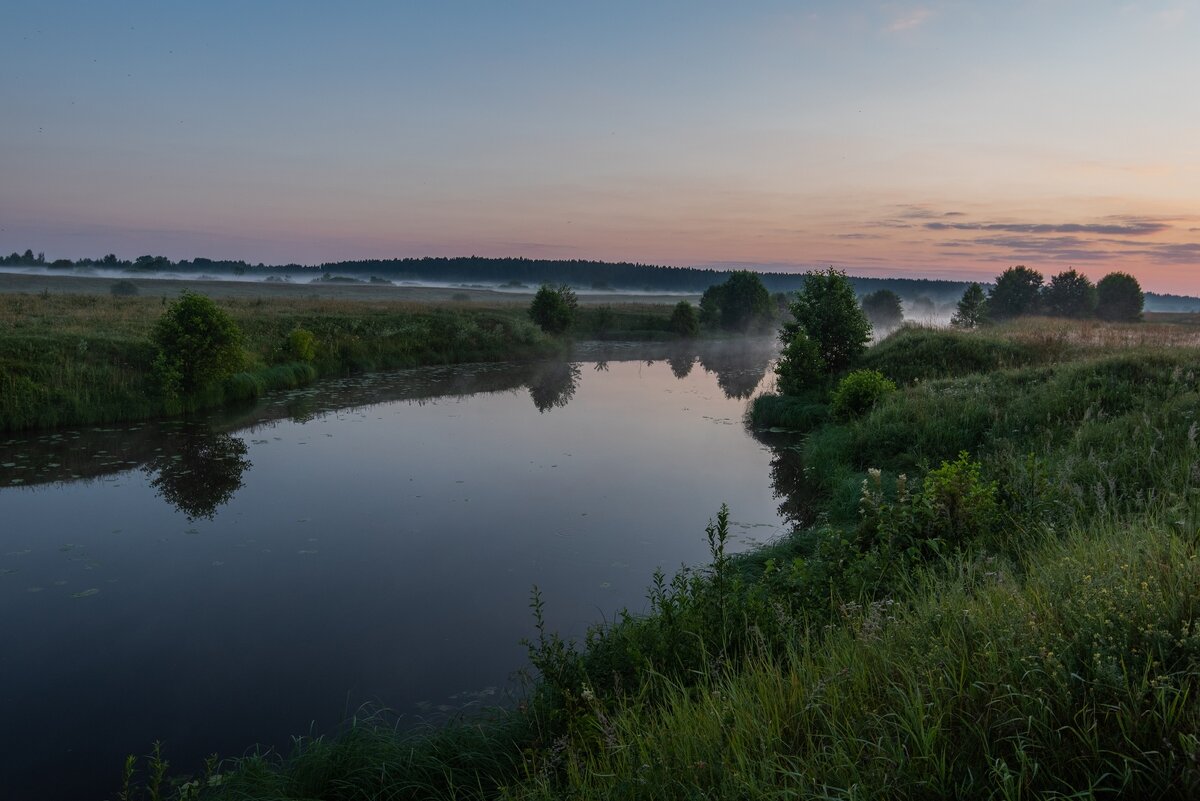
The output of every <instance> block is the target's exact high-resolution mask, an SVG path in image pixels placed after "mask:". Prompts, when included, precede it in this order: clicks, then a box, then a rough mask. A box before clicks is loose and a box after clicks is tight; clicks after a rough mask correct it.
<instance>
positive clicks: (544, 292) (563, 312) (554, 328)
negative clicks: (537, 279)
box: [529, 284, 579, 334]
mask: <svg viewBox="0 0 1200 801" xmlns="http://www.w3.org/2000/svg"><path fill="white" fill-rule="evenodd" d="M578 305H579V301H578V299H577V298H576V297H575V293H574V292H573V291H571V288H570V287H569V286H567V285H566V284H562V285H561V286H559V287H558V288H555V287H552V286H550V285H549V284H543V285H542V288H541V289H539V290H538V291H537V294H536V295H534V296H533V302H532V303H531V304H529V318H530V319H531V320H533V321H534V322H535V323H537V324H538V326H539V327H540V328H541V329H542V330H543V331H545V332H546V333H548V334H563V333H566V331H567V329H569V328H570V327H571V323H573V322H574V321H575V308H576V307H577V306H578Z"/></svg>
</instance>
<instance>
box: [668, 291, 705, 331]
mask: <svg viewBox="0 0 1200 801" xmlns="http://www.w3.org/2000/svg"><path fill="white" fill-rule="evenodd" d="M671 330H672V331H674V332H675V333H676V334H679V336H681V337H694V336H696V335H697V334H699V333H700V317H699V316H698V315H697V314H696V308H695V307H694V306H692V304H690V303H688V302H687V301H686V300H681V301H679V302H678V303H676V304H675V309H674V310H673V311H672V312H671Z"/></svg>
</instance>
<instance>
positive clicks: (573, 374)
mask: <svg viewBox="0 0 1200 801" xmlns="http://www.w3.org/2000/svg"><path fill="white" fill-rule="evenodd" d="M578 382H579V365H578V364H573V363H571V362H543V363H542V364H540V365H538V368H537V370H535V371H534V374H533V376H532V377H531V378H530V379H529V397H530V398H531V399H533V405H534V406H536V407H537V410H538V411H539V412H546V411H549V410H550V409H554V408H556V407H559V406H566V405H567V404H568V403H570V402H571V398H573V397H575V386H576V384H578Z"/></svg>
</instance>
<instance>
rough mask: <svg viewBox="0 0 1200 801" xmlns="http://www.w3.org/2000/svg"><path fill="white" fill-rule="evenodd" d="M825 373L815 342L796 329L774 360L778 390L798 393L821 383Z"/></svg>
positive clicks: (788, 393)
mask: <svg viewBox="0 0 1200 801" xmlns="http://www.w3.org/2000/svg"><path fill="white" fill-rule="evenodd" d="M825 373H826V370H825V361H824V360H823V359H822V358H821V352H820V350H819V348H818V346H817V343H816V342H814V341H813V340H812V339H811V338H810V337H809V336H808V334H807V333H805V332H804V330H803V329H800V330H797V331H796V332H795V333H794V334H793V335H792V337H791V339H790V340H789V341H788V342H787V343H786V344H785V345H784V346H783V350H782V351H780V353H779V360H778V361H776V362H775V376H776V380H777V382H778V386H779V391H780V392H782V393H783V394H784V395H799V394H801V393H803V392H806V391H808V390H810V389H812V388H813V387H816V386H818V385H820V384H821V383H823V382H824V380H825Z"/></svg>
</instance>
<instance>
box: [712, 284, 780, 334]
mask: <svg viewBox="0 0 1200 801" xmlns="http://www.w3.org/2000/svg"><path fill="white" fill-rule="evenodd" d="M770 318H771V293H770V292H768V291H767V288H766V287H765V286H763V282H762V279H760V278H759V277H758V274H757V273H753V272H750V271H749V270H735V271H734V272H732V273H730V275H729V278H727V279H726V280H725V283H723V284H715V285H713V286H710V287H709V288H708V289H706V290H704V295H702V296H701V298H700V319H701V321H703V322H705V323H707V324H709V325H712V324H714V323H716V324H719V325H720V326H721V327H722V328H724V329H726V330H730V331H744V330H746V329H747V328H749V327H751V326H752V325H753V324H754V323H757V322H762V321H765V320H769V319H770Z"/></svg>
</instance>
